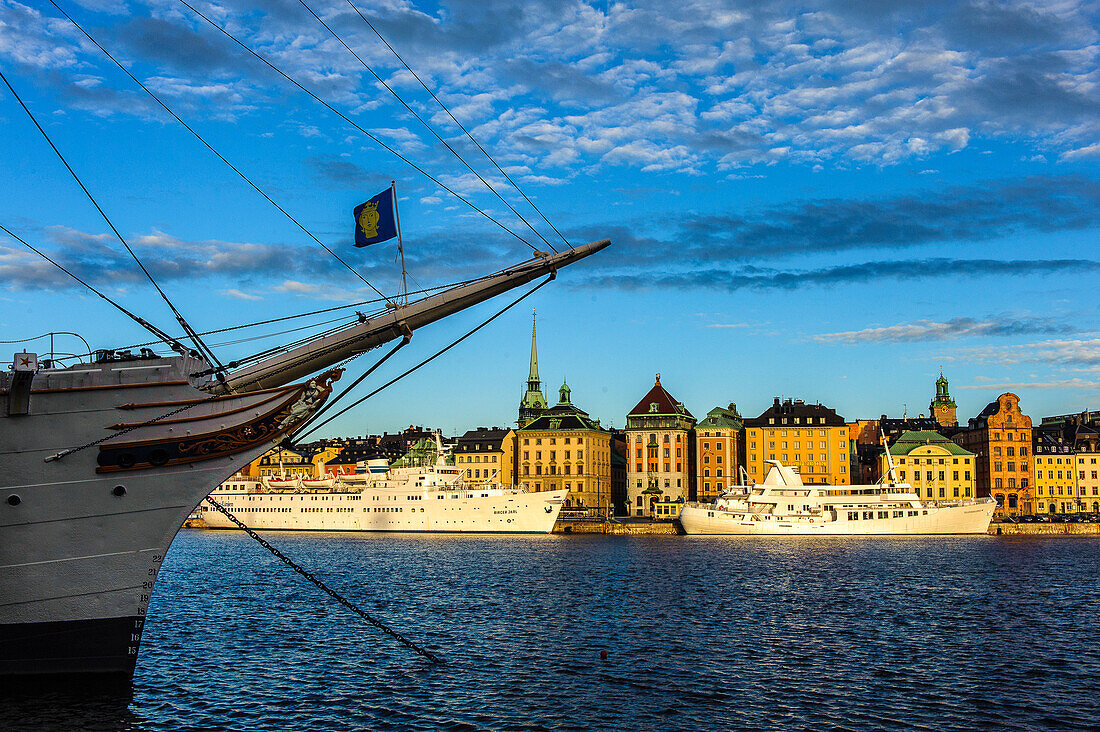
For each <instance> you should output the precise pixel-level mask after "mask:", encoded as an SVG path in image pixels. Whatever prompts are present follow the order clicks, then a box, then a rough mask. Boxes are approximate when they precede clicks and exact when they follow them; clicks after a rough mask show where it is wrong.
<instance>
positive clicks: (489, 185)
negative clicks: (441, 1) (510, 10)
mask: <svg viewBox="0 0 1100 732" xmlns="http://www.w3.org/2000/svg"><path fill="white" fill-rule="evenodd" d="M298 2H299V3H300V4H301V6H302V7H303V8H305V9H306V10H308V11H309V14H310V15H312V16H313V17H314V19H316V21H317V22H318V23H320V24H321V25H322V26H324V29H325V30H327V31H328V32H329V33H331V34H332V37H333V38H335V39H336V40H337V41H339V42H340V45H341V46H343V47H344V48H345V49H347V52H348V53H350V54H351V55H352V56H354V57H355V60H356V61H358V62H359V63H360V64H361V65H362V66H363V68H364V69H366V70H367V71H369V72H370V74H371V76H373V77H374V78H375V79H376V80H377V81H378V83H379V84H381V85H382V86H384V87H385V88H386V91H388V92H389V93H390V94H392V95H393V97H394V99H396V100H397V101H399V102H401V105H402V106H404V107H405V109H407V110H408V111H409V112H410V113H411V114H412V116H413V117H416V120H417V121H418V122H419V123H420V124H422V125H424V128H425V129H426V130H428V132H430V133H432V136H433V137H435V139H437V140H439V142H440V143H441V144H442V145H443V147H445V148H447V149H448V150H449V151H450V152H451V154H452V155H454V156H455V157H456V158H458V161H459V162H460V163H462V164H463V165H465V166H466V170H468V171H470V172H471V173H473V174H474V175H475V176H477V179H478V180H479V181H481V182H482V183H484V184H485V187H486V188H488V189H489V190H490V191H492V193H493V195H495V196H496V197H497V198H498V199H500V202H501V203H503V204H504V205H505V206H507V207H508V210H509V211H511V212H512V213H514V214H515V215H516V217H517V218H519V220H520V221H522V222H523V223H524V224H526V226H527V228H528V229H530V230H531V231H533V232H535V236H537V237H538V238H539V239H542V242H543V244H545V245H546V246H548V247H550V248H551V249H553V250H554V251H555V252H556V251H558V250H557V248H556V247H555V246H554V245H553V244H551V243H550V242H548V241H547V240H546V237H545V236H543V235H542V234H541V233H539V230H538V229H536V228H535V227H534V226H532V225H531V222H530V221H528V220H527V219H525V218H524V217H523V214H521V213H520V212H519V211H517V210H516V209H515V208H514V207H513V206H512V204H510V203H508V201H506V200H505V198H504V196H502V195H500V192H499V191H497V189H496V188H493V184H492V183H490V182H489V181H487V180H485V178H484V177H483V176H482V175H481V173H479V172H477V171H476V170H474V167H473V166H472V165H470V164H469V163H468V162H467V161H466V159H465V158H463V157H462V156H461V155H460V154H459V153H458V151H457V150H455V149H454V148H453V147H451V143H449V142H447V141H446V140H444V139H443V137H442V136H440V134H439V133H438V132H436V130H435V128H434V127H432V126H431V125H430V124H428V122H427V121H426V120H425V119H424V118H423V117H421V116H420V114H419V113H418V112H417V111H416V110H415V109H413V108H412V107H411V106H409V103H408V102H406V101H405V100H404V99H402V98H401V95H400V94H398V93H397V92H395V91H394V90H393V88H392V87H391V86H390V85H389V84H387V83H386V81H385V79H383V78H382V77H381V76H379V75H378V74H377V73H376V72H375V70H374V69H372V68H371V67H370V66H369V65H368V64H367V62H366V61H364V60H363V59H362V57H360V56H359V54H357V53H356V52H355V51H354V50H352V48H351V46H349V45H348V44H347V43H345V42H344V39H343V38H341V37H340V35H339V34H338V33H337V32H336V31H334V30H333V29H332V28H331V27H329V24H328V23H326V22H325V21H324V20H322V19H321V16H319V15H317V13H316V12H314V10H313V8H311V7H310V6H309V5H308V4H306V1H305V0H298ZM375 32H377V31H375ZM437 101H438V100H437ZM470 139H473V138H470ZM490 160H492V158H490ZM498 169H499V166H498ZM501 172H503V171H501ZM509 180H511V179H509ZM512 185H513V186H515V183H512ZM516 190H517V191H518V190H519V188H518V187H517V188H516ZM520 192H521V193H522V191H520ZM524 198H526V196H524ZM567 243H568V242H567Z"/></svg>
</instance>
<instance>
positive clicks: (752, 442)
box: [745, 397, 851, 485]
mask: <svg viewBox="0 0 1100 732" xmlns="http://www.w3.org/2000/svg"><path fill="white" fill-rule="evenodd" d="M745 444H746V448H745V469H746V470H747V471H748V474H749V480H750V481H752V482H754V483H760V482H763V480H764V478H765V476H766V475H767V473H768V468H769V465H768V463H767V461H768V460H779V461H780V462H782V463H783V464H784V465H786V466H790V467H796V468H798V472H799V473H800V474H801V475H802V481H803V483H805V484H807V485H813V484H828V485H847V484H849V483H850V482H851V475H850V473H849V466H850V463H851V460H850V458H849V445H848V424H847V423H846V422H845V421H844V418H843V417H841V416H840V415H838V414H837V413H836V412H835V411H834V410H832V409H830V408H829V407H826V406H823V405H821V404H807V403H806V402H805V401H803V400H801V399H786V400H784V401H782V402H780V400H779V397H776V398H775V401H774V402H773V403H772V406H770V407H768V408H767V409H766V410H764V412H763V413H762V414H761V415H760V416H759V417H756V418H755V419H746V420H745Z"/></svg>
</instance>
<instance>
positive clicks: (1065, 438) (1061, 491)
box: [1032, 420, 1100, 514]
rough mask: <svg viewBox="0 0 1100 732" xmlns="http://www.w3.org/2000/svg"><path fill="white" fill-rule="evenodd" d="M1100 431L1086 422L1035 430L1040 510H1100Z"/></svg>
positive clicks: (1037, 505) (1034, 471) (1034, 472)
mask: <svg viewBox="0 0 1100 732" xmlns="http://www.w3.org/2000/svg"><path fill="white" fill-rule="evenodd" d="M1098 440H1100V434H1098V433H1097V431H1096V430H1095V429H1092V428H1091V427H1088V426H1086V425H1077V424H1073V423H1063V424H1055V425H1048V424H1046V423H1045V420H1044V424H1043V425H1041V426H1040V427H1037V428H1036V429H1035V430H1034V439H1033V441H1032V452H1033V454H1034V458H1033V462H1032V475H1033V478H1034V481H1035V486H1034V487H1035V510H1036V511H1037V512H1038V513H1056V514H1057V513H1063V514H1065V513H1100V464H1098V462H1100V461H1098V458H1100V446H1098Z"/></svg>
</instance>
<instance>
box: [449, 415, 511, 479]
mask: <svg viewBox="0 0 1100 732" xmlns="http://www.w3.org/2000/svg"><path fill="white" fill-rule="evenodd" d="M454 457H455V465H457V466H458V467H460V468H463V469H464V470H465V473H466V483H467V484H469V485H483V484H485V483H502V484H503V485H514V484H515V483H516V472H515V464H516V463H515V460H516V433H515V430H511V429H507V428H501V427H493V428H491V429H490V428H486V427H478V428H477V429H476V430H470V431H468V432H467V433H466V434H464V435H462V436H461V437H459V438H458V439H457V440H456V441H455V449H454Z"/></svg>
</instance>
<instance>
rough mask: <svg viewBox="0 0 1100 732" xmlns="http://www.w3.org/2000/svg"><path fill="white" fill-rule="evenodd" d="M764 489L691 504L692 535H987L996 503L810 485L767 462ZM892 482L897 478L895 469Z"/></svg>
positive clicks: (686, 510) (901, 487) (881, 487)
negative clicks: (941, 499) (940, 499)
mask: <svg viewBox="0 0 1100 732" xmlns="http://www.w3.org/2000/svg"><path fill="white" fill-rule="evenodd" d="M768 462H769V463H770V464H771V466H772V467H771V468H770V469H769V470H768V475H767V477H765V478H764V482H763V483H756V484H754V485H752V486H748V487H746V489H745V491H744V492H741V493H736V492H731V493H726V494H724V495H723V496H721V497H720V498H718V500H717V501H715V502H714V503H687V504H685V505H684V507H683V510H682V511H681V512H680V523H681V524H682V525H683V527H684V532H685V533H687V534H813V535H829V534H984V533H986V531H987V530H988V529H989V522H990V520H991V519H992V517H993V510H994V508H995V507H996V505H997V504H996V501H994V500H993V499H992V498H977V499H965V500H953V501H937V502H932V501H928V502H924V503H922V502H921V500H920V497H919V496H918V495H917V494H916V493H915V492H914V491H913V488H912V486H910V485H909V484H908V483H898V482H896V481H894V480H891V481H889V482H883V483H879V484H876V485H805V484H803V483H802V478H801V476H799V474H798V469H797V468H792V467H788V466H785V465H782V464H781V463H779V462H778V461H775V460H770V461H768ZM891 476H893V470H892V469H891Z"/></svg>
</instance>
